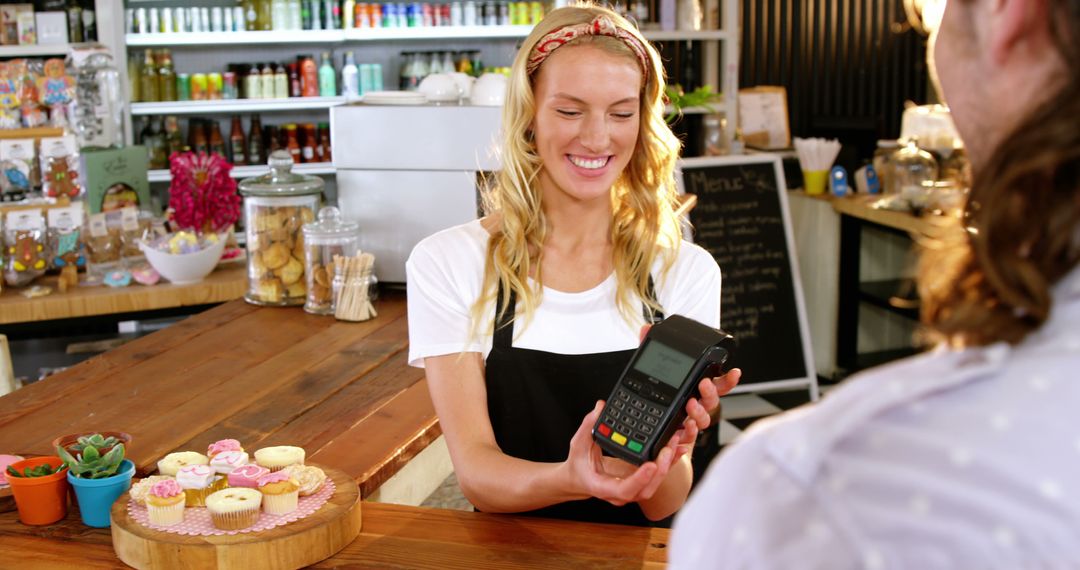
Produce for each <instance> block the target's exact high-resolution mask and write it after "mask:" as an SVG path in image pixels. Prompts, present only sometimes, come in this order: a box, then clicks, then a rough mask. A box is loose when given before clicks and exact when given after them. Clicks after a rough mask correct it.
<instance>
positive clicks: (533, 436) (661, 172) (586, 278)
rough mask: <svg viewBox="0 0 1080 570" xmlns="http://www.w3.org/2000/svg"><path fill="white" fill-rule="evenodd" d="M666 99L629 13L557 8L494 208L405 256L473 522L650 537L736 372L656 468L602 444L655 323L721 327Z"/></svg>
mask: <svg viewBox="0 0 1080 570" xmlns="http://www.w3.org/2000/svg"><path fill="white" fill-rule="evenodd" d="M663 93H664V76H663V67H662V65H661V62H660V56H659V54H657V52H656V50H655V49H654V48H653V47H652V46H651V45H649V43H648V42H647V41H646V40H645V39H644V38H643V37H642V36H641V33H640V32H638V30H637V29H636V28H635V27H634V26H633V25H631V24H630V23H629V22H627V21H626V20H625V19H623V18H621V17H619V16H618V15H617V14H615V13H614V12H612V11H610V10H607V9H603V8H598V7H594V6H575V7H567V8H561V9H558V10H554V11H552V12H551V13H550V14H548V15H547V16H546V17H545V18H544V20H543V21H542V22H540V24H538V25H537V26H536V27H535V28H534V29H533V31H532V33H531V34H530V35H529V37H528V38H526V40H525V42H524V44H523V46H522V47H521V50H520V51H519V52H518V55H517V57H516V59H515V60H514V65H513V68H512V71H511V74H510V78H509V88H508V90H507V97H506V105H505V107H504V110H503V144H502V145H501V150H502V155H501V157H502V168H501V170H500V171H499V174H498V175H497V178H496V180H495V185H494V189H493V190H492V193H491V194H490V195H489V196H488V197H489V199H490V201H489V203H488V205H487V213H488V215H486V216H485V217H484V218H482V219H481V220H477V221H474V222H470V223H467V224H464V225H461V226H457V227H454V228H450V229H448V230H445V231H442V232H439V233H437V234H435V235H433V236H430V237H428V238H427V239H425V240H423V241H422V242H421V243H420V244H418V245H417V246H416V248H415V249H414V250H413V252H412V255H410V257H409V261H408V263H407V265H406V269H407V272H408V285H409V291H408V293H409V362H410V364H413V365H417V366H421V365H422V366H424V367H425V369H426V372H427V381H428V386H429V388H430V391H431V398H432V401H433V402H434V404H435V410H436V412H437V413H438V415H439V422H440V424H441V426H442V430H443V433H444V434H445V436H446V443H447V446H448V448H449V450H450V457H451V459H452V460H453V463H454V470H455V472H456V474H457V477H458V481H459V483H460V484H461V488H462V491H463V492H464V493H465V496H466V497H467V498H468V499H469V500H470V501H471V502H472V503H473V504H474V505H475V506H476V507H477V508H479V509H480V510H483V511H488V512H513V513H523V512H525V513H530V514H534V515H541V516H548V517H558V518H568V519H576V520H589V521H604V522H615V523H626V524H651V523H652V522H653V521H662V520H663V519H665V518H666V517H668V516H670V515H671V514H672V513H673V512H675V510H677V509H678V508H679V507H680V506H681V505H682V503H683V501H685V500H686V496H687V494H688V493H689V491H690V484H691V481H692V479H693V472H692V469H691V465H690V457H689V455H688V453H689V452H690V451H691V450H692V448H693V443H694V440H695V438H696V436H697V434H698V432H699V430H701V429H703V428H705V427H707V426H708V425H709V423H710V421H711V419H710V415H709V414H710V412H712V411H714V410H715V409H716V408H717V406H718V402H719V398H718V396H719V394H722V393H725V392H727V391H728V390H730V389H731V387H732V386H734V384H735V382H736V381H737V379H738V377H739V373H738V372H737V371H733V372H732V373H729V374H727V375H726V376H725V377H723V378H717V379H705V380H703V381H702V382H701V384H700V385H699V390H700V393H701V398H700V400H698V399H696V398H695V399H693V400H691V402H690V403H688V404H687V407H686V411H687V413H688V415H689V417H688V419H687V421H686V423H685V424H684V425H683V427H682V429H680V430H679V432H678V433H677V434H676V435H675V436H674V437H673V438H672V439H671V440H670V441H667V442H664V443H665V444H666V446H665V447H664V449H663V450H662V451H660V453H659V456H658V457H657V458H656V460H655V461H649V462H646V463H644V464H643V465H641V466H640V467H635V466H634V465H631V464H629V463H626V462H624V461H621V460H619V459H615V458H613V457H604V456H602V454H601V452H600V448H599V447H598V446H597V445H596V443H595V442H593V441H592V439H591V437H590V430H591V428H592V426H593V424H594V423H595V422H596V421H597V418H598V416H599V413H600V411H601V409H602V407H603V404H602V402H600V400H602V399H604V398H606V397H607V396H608V394H610V393H611V390H612V388H613V387H614V385H615V382H616V380H618V377H619V375H620V374H621V373H622V371H623V369H624V368H625V367H626V365H627V363H628V362H629V361H630V357H631V355H632V354H633V352H634V349H635V348H636V347H637V345H638V342H639V331H640V329H641V327H642V326H643V325H644V324H645V323H647V322H651V321H653V320H654V319H658V318H660V317H662V316H663V315H671V314H681V315H684V316H687V317H691V318H694V319H696V320H699V321H702V322H704V323H706V324H709V325H711V326H714V327H715V326H718V324H719V320H720V270H719V268H718V267H717V266H716V262H715V261H714V260H713V258H712V257H711V256H710V255H709V254H708V253H707V252H706V251H705V250H704V249H702V248H700V247H698V246H696V245H694V244H692V243H685V242H683V241H682V239H681V233H680V225H679V220H678V219H677V217H676V215H675V202H676V200H675V198H676V195H675V184H674V176H673V172H674V166H675V161H676V159H677V158H678V150H679V144H678V141H677V140H676V139H675V136H674V135H673V134H672V132H671V130H670V129H669V128H668V126H667V124H666V123H665V122H664V120H663V111H664V103H663Z"/></svg>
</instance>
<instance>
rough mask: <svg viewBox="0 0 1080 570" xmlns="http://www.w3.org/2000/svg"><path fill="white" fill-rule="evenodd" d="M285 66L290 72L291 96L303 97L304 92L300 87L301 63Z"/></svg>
mask: <svg viewBox="0 0 1080 570" xmlns="http://www.w3.org/2000/svg"><path fill="white" fill-rule="evenodd" d="M285 68H286V70H287V71H288V73H289V97H302V96H303V95H304V92H303V90H302V89H301V87H300V65H299V64H297V63H290V64H288V65H286V66H285Z"/></svg>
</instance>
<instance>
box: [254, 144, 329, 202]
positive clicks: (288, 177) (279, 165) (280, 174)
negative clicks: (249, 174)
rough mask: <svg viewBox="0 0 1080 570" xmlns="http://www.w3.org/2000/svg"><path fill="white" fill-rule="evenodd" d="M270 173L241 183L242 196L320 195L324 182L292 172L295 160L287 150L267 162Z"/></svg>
mask: <svg viewBox="0 0 1080 570" xmlns="http://www.w3.org/2000/svg"><path fill="white" fill-rule="evenodd" d="M266 162H267V164H269V165H270V172H268V173H266V174H264V175H262V176H256V177H255V178H245V179H244V180H241V181H240V184H239V187H240V194H242V195H244V196H305V195H308V194H320V193H322V190H323V180H322V178H319V177H318V176H307V175H305V174H297V173H295V172H293V171H292V167H293V159H292V155H290V154H289V151H287V150H280V149H279V150H275V151H274V152H272V153H270V159H269V160H267V161H266Z"/></svg>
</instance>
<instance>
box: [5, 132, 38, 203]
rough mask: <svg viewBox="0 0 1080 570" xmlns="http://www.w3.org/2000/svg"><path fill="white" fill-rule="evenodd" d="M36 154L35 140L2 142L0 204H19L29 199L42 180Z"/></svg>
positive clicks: (7, 140)
mask: <svg viewBox="0 0 1080 570" xmlns="http://www.w3.org/2000/svg"><path fill="white" fill-rule="evenodd" d="M35 156H36V155H35V153H34V139H5V140H0V179H2V185H0V186H2V188H3V194H2V196H0V202H17V201H19V200H22V199H24V198H26V197H28V196H29V195H30V194H31V191H32V190H33V189H34V186H35V182H36V181H37V180H39V179H40V174H39V171H38V169H37V161H36V160H34V158H35Z"/></svg>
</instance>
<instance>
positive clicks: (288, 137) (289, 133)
mask: <svg viewBox="0 0 1080 570" xmlns="http://www.w3.org/2000/svg"><path fill="white" fill-rule="evenodd" d="M285 149H286V150H288V151H289V156H291V157H292V161H293V164H300V163H301V162H303V155H302V153H301V150H300V140H299V138H298V136H297V131H296V124H295V123H289V124H287V125H285Z"/></svg>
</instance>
